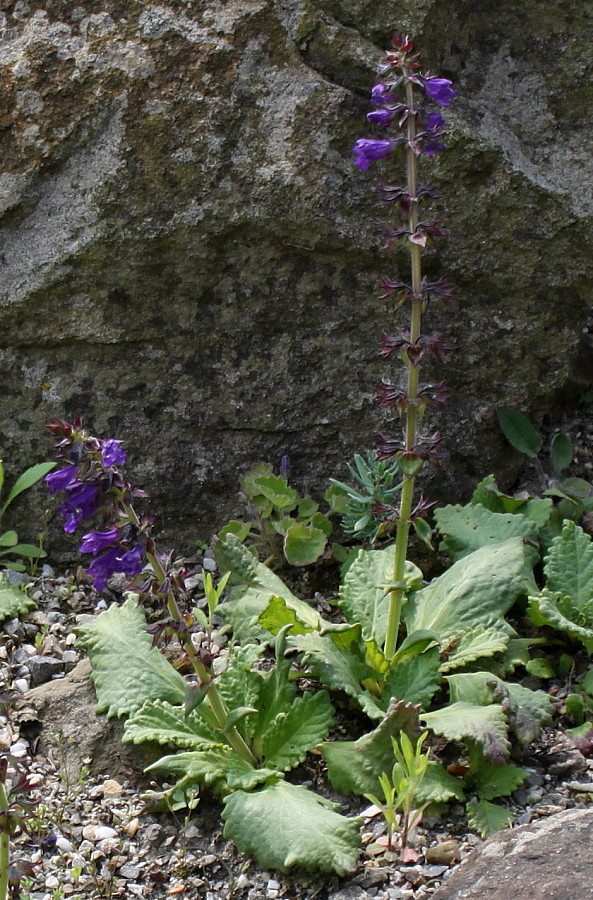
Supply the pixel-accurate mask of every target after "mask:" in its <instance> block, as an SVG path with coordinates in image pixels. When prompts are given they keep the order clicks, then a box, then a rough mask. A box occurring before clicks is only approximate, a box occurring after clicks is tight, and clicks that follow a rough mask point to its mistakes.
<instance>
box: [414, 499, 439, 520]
mask: <svg viewBox="0 0 593 900" xmlns="http://www.w3.org/2000/svg"><path fill="white" fill-rule="evenodd" d="M437 505H438V504H437V502H436V500H432V501H431V500H425V499H424V497H421V498H420V500H419V501H418V503H417V504H416V506H415V507H414V509H413V510H412V512H411V513H410V522H414V521H415V520H416V519H423V518H424V517H425V516H427V515H428V513H429V512H430V511H431V510H433V509H434V508H435V506H437Z"/></svg>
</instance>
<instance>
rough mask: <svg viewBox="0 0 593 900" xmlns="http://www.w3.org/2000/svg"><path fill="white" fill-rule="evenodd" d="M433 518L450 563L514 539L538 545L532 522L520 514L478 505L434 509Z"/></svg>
mask: <svg viewBox="0 0 593 900" xmlns="http://www.w3.org/2000/svg"><path fill="white" fill-rule="evenodd" d="M434 517H435V521H436V523H437V527H438V529H439V531H440V532H441V534H442V535H443V543H442V549H445V550H447V552H448V553H449V554H450V555H451V558H452V559H453V560H458V559H461V558H462V557H464V556H467V555H468V554H469V553H473V552H474V550H479V549H480V548H481V547H487V546H490V545H492V544H498V543H500V542H501V541H508V540H509V538H513V537H522V538H526V539H527V540H530V541H533V542H534V543H537V539H538V536H539V535H538V527H537V525H536V524H535V522H532V521H530V520H529V519H527V518H526V517H525V516H523V515H521V514H520V513H497V512H491V511H490V510H489V509H485V507H483V506H481V505H480V504H476V505H472V504H468V505H467V506H459V505H457V506H443V507H442V508H441V509H437V510H435V513H434Z"/></svg>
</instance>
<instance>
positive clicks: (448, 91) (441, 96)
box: [422, 75, 456, 106]
mask: <svg viewBox="0 0 593 900" xmlns="http://www.w3.org/2000/svg"><path fill="white" fill-rule="evenodd" d="M422 80H423V82H424V92H425V94H426V96H427V97H430V99H431V100H434V101H435V102H436V103H438V104H439V105H440V106H451V100H452V99H453V97H455V95H456V92H455V91H454V90H453V89H452V87H451V85H452V83H453V82H452V81H449V79H448V78H436V77H435V76H433V75H427V76H424V77H423V79H422Z"/></svg>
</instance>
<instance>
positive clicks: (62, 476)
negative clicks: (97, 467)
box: [44, 466, 78, 494]
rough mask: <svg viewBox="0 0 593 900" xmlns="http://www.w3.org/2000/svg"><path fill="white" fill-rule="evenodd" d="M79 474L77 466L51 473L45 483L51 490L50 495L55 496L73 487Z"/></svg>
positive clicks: (46, 477)
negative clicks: (58, 492)
mask: <svg viewBox="0 0 593 900" xmlns="http://www.w3.org/2000/svg"><path fill="white" fill-rule="evenodd" d="M77 474H78V468H77V467H76V466H66V468H65V469H58V470H57V471H55V472H50V473H49V475H46V476H45V479H44V481H45V483H46V485H47V486H48V488H49V492H50V494H55V493H56V492H57V491H64V490H66V488H67V487H69V486H71V485H72V483H73V482H74V481H75V480H76V476H77Z"/></svg>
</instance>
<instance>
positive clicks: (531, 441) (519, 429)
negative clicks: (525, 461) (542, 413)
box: [496, 407, 542, 457]
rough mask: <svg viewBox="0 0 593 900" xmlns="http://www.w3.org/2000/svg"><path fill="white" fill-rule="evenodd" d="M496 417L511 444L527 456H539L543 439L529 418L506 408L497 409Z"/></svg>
mask: <svg viewBox="0 0 593 900" xmlns="http://www.w3.org/2000/svg"><path fill="white" fill-rule="evenodd" d="M496 415H497V416H498V424H499V425H500V427H501V429H502V433H503V434H504V436H505V437H506V439H507V441H508V442H509V444H511V445H512V446H513V447H514V448H515V450H518V451H519V452H520V453H525V455H526V456H531V457H533V456H537V454H538V453H539V451H540V450H541V448H542V439H541V435H540V434H539V433H538V432H537V431H536V430H535V428H534V427H533V425H532V424H531V422H530V421H529V419H528V418H527V416H525V415H523V413H521V412H518V410H516V409H508V408H505V407H503V408H501V409H497V410H496Z"/></svg>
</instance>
